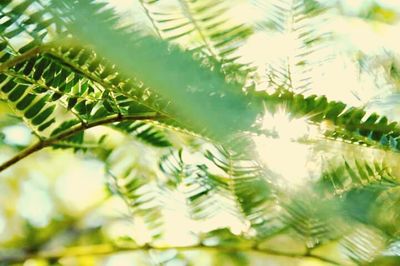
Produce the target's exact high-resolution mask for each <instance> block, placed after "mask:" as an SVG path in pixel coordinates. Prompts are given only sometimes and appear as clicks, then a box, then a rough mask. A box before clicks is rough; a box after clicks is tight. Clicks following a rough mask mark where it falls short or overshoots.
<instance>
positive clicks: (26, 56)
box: [0, 45, 50, 72]
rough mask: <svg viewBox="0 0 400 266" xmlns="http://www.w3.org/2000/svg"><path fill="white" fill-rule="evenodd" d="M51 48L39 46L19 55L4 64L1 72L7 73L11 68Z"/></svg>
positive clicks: (0, 66)
mask: <svg viewBox="0 0 400 266" xmlns="http://www.w3.org/2000/svg"><path fill="white" fill-rule="evenodd" d="M49 47H50V46H49V45H42V46H37V47H35V48H33V49H31V50H29V51H27V52H25V53H23V54H21V55H17V56H15V57H14V58H12V59H10V60H8V61H6V62H4V63H2V64H1V65H0V72H4V71H7V70H8V69H9V68H12V67H14V66H16V65H18V64H19V63H22V62H24V61H26V60H28V59H30V58H32V57H34V56H36V55H38V54H40V53H42V52H44V51H46V50H47V49H48V48H49Z"/></svg>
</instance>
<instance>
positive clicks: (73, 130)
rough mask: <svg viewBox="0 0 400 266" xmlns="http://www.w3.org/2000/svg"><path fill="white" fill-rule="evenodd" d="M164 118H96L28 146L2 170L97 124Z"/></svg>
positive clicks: (117, 116) (131, 116)
mask: <svg viewBox="0 0 400 266" xmlns="http://www.w3.org/2000/svg"><path fill="white" fill-rule="evenodd" d="M160 118H163V116H161V115H157V114H154V113H153V114H150V115H144V114H143V115H118V114H117V115H112V116H108V117H106V118H102V119H99V120H95V121H92V122H89V123H86V124H79V125H76V126H74V127H71V128H70V129H68V130H65V131H63V132H61V133H59V134H56V135H54V136H51V137H50V138H48V139H44V140H41V141H39V142H37V143H35V144H33V145H32V146H30V147H28V148H26V149H25V150H23V151H21V152H20V153H18V154H16V155H15V156H14V157H12V158H11V159H9V160H7V161H5V162H4V163H3V164H1V165H0V172H2V171H4V170H5V169H7V168H8V167H10V166H12V165H14V164H16V163H17V162H19V161H21V160H22V159H24V158H26V157H28V156H29V155H31V154H32V153H34V152H37V151H39V150H41V149H43V148H46V147H49V146H51V145H53V144H55V143H57V142H58V141H61V140H64V139H66V138H68V137H71V136H73V135H75V134H76V133H79V132H81V131H85V130H87V129H89V128H92V127H96V126H101V125H106V124H111V123H114V122H121V121H129V120H132V121H136V120H154V119H160Z"/></svg>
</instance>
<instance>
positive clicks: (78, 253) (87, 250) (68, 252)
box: [0, 244, 343, 265]
mask: <svg viewBox="0 0 400 266" xmlns="http://www.w3.org/2000/svg"><path fill="white" fill-rule="evenodd" d="M170 249H175V250H178V251H191V250H198V251H216V252H257V253H261V254H263V255H269V256H279V257H287V258H293V259H306V258H313V259H317V260H320V261H323V262H326V263H329V264H332V265H343V264H341V263H339V262H336V261H333V260H331V259H328V258H325V257H321V256H318V255H313V254H295V253H284V252H279V251H273V250H265V249H260V248H257V247H222V246H204V245H201V244H200V245H192V246H177V247H173V246H171V247H170V246H165V247H155V246H151V245H145V246H138V247H116V246H113V245H111V244H100V245H92V246H82V247H70V248H65V249H61V250H54V251H42V252H38V253H34V254H32V253H31V254H29V253H28V254H23V255H20V256H18V255H15V256H10V257H4V258H1V259H0V262H3V263H18V262H24V261H26V260H28V259H46V260H58V259H61V258H63V257H82V256H104V255H112V254H115V253H118V252H134V251H150V250H154V251H164V250H170Z"/></svg>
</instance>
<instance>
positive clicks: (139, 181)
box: [0, 0, 400, 265]
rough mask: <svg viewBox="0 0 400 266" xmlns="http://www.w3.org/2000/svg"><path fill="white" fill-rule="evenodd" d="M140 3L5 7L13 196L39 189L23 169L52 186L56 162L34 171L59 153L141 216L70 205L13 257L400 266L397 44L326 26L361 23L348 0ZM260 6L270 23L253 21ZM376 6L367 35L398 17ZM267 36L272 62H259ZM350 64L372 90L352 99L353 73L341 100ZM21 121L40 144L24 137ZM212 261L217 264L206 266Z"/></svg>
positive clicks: (1, 88) (5, 109) (0, 37)
mask: <svg viewBox="0 0 400 266" xmlns="http://www.w3.org/2000/svg"><path fill="white" fill-rule="evenodd" d="M135 3H136V4H137V5H138V6H139V7H141V11H140V12H139V13H141V14H142V15H143V17H144V19H145V20H141V21H133V20H132V21H130V22H129V23H127V21H128V19H132V16H126V15H121V14H120V13H118V11H116V10H115V9H114V8H113V7H112V5H111V4H110V3H108V2H104V1H95V0H85V1H67V0H57V1H44V0H31V1H28V0H21V1H11V0H5V1H2V2H1V3H0V24H1V27H0V62H1V65H0V99H1V102H0V149H1V150H2V153H3V151H4V154H5V155H6V156H7V158H3V157H0V159H1V163H2V164H1V165H0V172H1V174H0V177H1V178H2V180H5V181H4V184H5V187H7V189H9V191H14V190H18V189H19V190H21V191H19V192H18V193H20V194H23V193H24V191H23V189H25V190H26V189H28V191H29V189H30V188H28V187H29V186H31V187H32V184H30V185H29V186H26V187H27V188H24V185H21V186H19V185H18V182H22V181H21V180H18V178H19V177H18V175H21V176H22V177H26V178H27V179H28V180H30V179H32V180H34V183H35V182H39V184H42V183H41V182H44V181H40V180H41V178H39V177H37V176H38V175H39V176H40V175H44V176H46V175H49V176H48V177H47V178H48V180H52V178H53V177H50V176H53V175H54V176H57V175H58V174H57V173H56V174H49V172H50V171H51V168H52V166H51V165H50V164H49V165H46V167H43V169H44V170H43V169H42V168H40V167H38V169H39V170H37V169H35V167H32V165H30V164H29V163H28V162H29V160H30V159H31V158H35V156H39V155H37V154H44V153H43V151H42V150H44V149H45V148H53V150H56V151H48V153H49V154H50V157H51V158H53V157H57V156H61V155H60V154H69V152H71V151H73V152H74V154H75V156H76V157H77V158H79V159H81V158H83V159H84V160H83V159H82V160H81V161H85V160H88V158H90V160H94V161H96V162H97V163H98V164H101V166H102V167H104V173H103V172H102V175H104V176H105V184H106V187H107V190H106V191H102V195H103V196H104V198H105V199H102V200H99V202H98V203H97V204H99V205H100V206H103V204H104V202H103V201H104V200H105V201H106V202H108V201H109V200H110V199H117V198H118V199H120V200H121V201H123V202H124V203H125V205H124V206H125V208H126V209H125V213H124V217H118V218H110V220H107V219H105V218H104V217H103V218H101V219H100V220H102V222H95V223H94V224H96V225H95V226H86V227H87V228H86V227H84V226H83V229H82V225H81V224H80V223H84V222H81V220H80V218H82V217H83V218H85V219H86V218H87V216H88V217H90V212H91V211H93V210H92V209H91V208H95V209H96V208H97V207H99V206H96V204H92V205H93V206H91V207H88V208H87V209H86V211H87V212H88V213H89V214H85V213H84V212H83V211H82V213H83V214H82V213H80V214H79V215H81V216H82V217H78V216H79V215H77V214H76V213H71V212H68V208H65V207H60V208H59V209H60V211H59V213H58V217H55V218H52V219H51V221H47V222H46V223H45V225H40V224H41V223H42V222H41V220H38V221H36V220H32V219H31V220H30V219H29V218H26V219H25V220H23V221H24V222H23V224H24V225H23V229H21V230H23V232H24V234H22V236H21V235H20V236H17V237H15V236H14V237H10V238H9V239H7V240H1V241H2V244H4V247H5V248H7V249H6V252H4V254H3V253H2V252H0V263H3V264H5V265H8V264H11V263H23V262H24V261H28V260H33V261H34V262H37V263H39V262H40V261H42V262H43V261H44V263H45V265H47V264H49V265H52V264H53V263H60V264H68V263H69V262H68V260H67V262H65V259H66V258H67V259H68V258H75V259H76V260H77V261H78V262H77V263H81V264H83V265H86V264H89V262H88V261H89V260H91V259H92V260H96V259H99V258H97V257H98V255H109V254H114V253H118V252H120V251H136V250H142V251H147V252H148V254H149V255H148V258H145V259H143V257H140V256H139V255H132V256H134V257H131V258H130V259H132V260H134V261H136V262H137V263H138V264H140V263H141V264H157V265H159V264H168V263H171V264H173V263H176V264H179V263H180V264H183V265H191V264H194V265H197V264H199V265H203V264H204V265H206V264H210V265H211V264H215V265H230V264H232V265H247V264H253V263H254V264H256V263H257V260H263V261H264V262H269V261H271V262H275V263H279V265H289V264H290V265H292V264H293V265H295V264H300V263H308V262H309V263H311V262H315V263H317V262H319V263H321V264H323V265H325V264H326V265H330V264H333V265H364V264H365V265H367V264H371V265H376V264H374V263H380V264H382V265H383V264H385V263H386V264H388V265H396V263H397V261H398V259H397V256H398V255H399V252H398V245H399V244H398V243H399V239H398V238H399V232H400V228H399V225H398V223H397V220H398V216H399V214H398V213H399V210H398V202H399V196H398V189H399V179H398V176H399V173H400V172H399V171H400V169H399V168H398V164H397V161H398V159H399V158H398V156H399V155H398V152H399V150H400V141H399V137H400V126H399V125H398V123H397V122H395V120H397V119H398V114H397V113H396V112H388V111H387V109H388V108H387V107H388V106H389V107H390V106H392V105H393V99H396V97H397V94H398V92H397V88H396V86H397V84H398V82H399V79H398V78H399V75H398V74H397V72H398V71H397V68H398V62H397V61H398V51H395V50H394V51H390V48H387V49H386V50H385V51H384V52H382V53H381V52H379V53H378V54H376V55H375V54H373V53H372V52H371V54H368V53H365V51H364V50H362V49H361V48H358V47H352V48H348V47H349V46H350V45H347V46H346V45H343V44H341V43H340V42H341V41H342V39H344V37H341V36H337V35H339V34H338V32H334V30H333V28H332V27H331V28H330V27H329V26H327V27H323V26H321V25H332V24H330V23H331V22H330V20H334V19H337V17H338V15H337V14H335V13H334V11H336V12H339V11H341V12H342V13H341V14H340V16H342V17H346V16H348V17H349V14H346V10H347V9H346V7H345V6H343V5H344V4H343V3H342V2H340V1H338V2H337V3H336V2H335V3H334V4H332V2H331V1H315V0H281V1H275V0H271V1H245V0H241V1H239V0H235V1H225V0H219V1H209V0H202V1H189V0H174V1H173V0H165V1H161V0H155V1H149V0H138V1H136V2H135ZM245 7H247V8H250V7H253V9H252V12H253V13H252V14H259V15H260V16H259V17H257V18H255V19H254V20H252V21H250V20H248V21H241V20H240V19H239V18H238V17H240V16H239V13H240V11H241V10H240V9H241V8H245ZM254 7H255V8H254ZM235 8H236V9H235ZM366 8H368V10H361V12H360V14H357V15H354V14H353V15H352V16H355V17H357V16H358V17H360V21H363V23H366V25H369V23H381V24H377V25H378V26H379V27H385V25H386V24H385V23H394V22H395V21H396V18H397V16H398V15H397V13H396V11H393V10H391V9H390V8H387V10H386V7H385V6H381V5H379V3H378V2H376V3H374V4H373V5H370V6H369V7H366ZM235 10H236V12H235ZM237 10H239V12H237ZM135 12H136V13H135V14H134V16H133V17H135V16H136V14H137V13H138V11H135ZM343 19H344V18H343ZM365 21H367V22H365ZM146 23H147V24H146ZM363 25H364V24H363ZM364 26H365V25H364ZM360 27H361V26H360ZM260 36H261V37H262V36H264V37H262V38H260ZM263 38H267V42H266V43H265V44H264V43H262V40H263ZM268 38H269V39H268ZM274 38H276V39H274ZM254 42H257V45H258V46H256V47H257V49H256V51H252V52H253V54H254V53H255V56H256V57H257V58H252V56H251V55H250V56H249V54H250V53H249V50H251V49H253V50H254V47H252V43H254ZM259 42H260V43H259ZM277 44H281V45H282V46H285V45H286V46H285V47H283V50H282V51H283V52H282V51H281V52H279V49H278V48H279V47H278V46H279V45H277ZM263 45H265V46H263ZM334 46H337V47H339V48H337V49H334ZM342 46H343V47H344V48H342ZM246 49H247V50H246ZM274 51H276V52H277V55H274V56H271V54H274ZM268 54H269V55H270V56H269V58H266V56H265V55H268ZM349 58H350V59H351V60H349ZM371 58H372V59H371ZM341 59H343V60H344V59H346V60H349V61H351V63H352V65H351V68H353V69H356V70H357V71H358V73H359V74H358V77H353V78H355V80H356V82H352V81H351V80H350V81H349V84H350V85H348V84H347V85H346V86H352V85H354V84H361V85H360V87H359V88H349V89H348V87H343V88H341V87H340V86H341V85H343V84H344V83H343V82H339V81H337V80H339V79H340V77H336V79H335V82H336V81H337V82H338V84H337V85H336V83H335V84H334V87H333V88H335V89H337V91H334V92H333V93H332V92H331V93H330V94H329V93H326V88H328V89H329V88H332V87H330V86H332V84H328V85H327V83H332V80H328V82H325V83H321V82H320V81H321V80H324V79H329V78H328V77H332V75H333V73H331V72H332V65H334V64H335V63H337V61H338V60H341ZM346 62H347V61H346ZM346 66H347V67H348V65H346ZM348 68H350V67H348ZM354 73H356V72H352V73H351V74H354ZM377 73H378V74H379V78H378V74H377ZM318 82H320V83H318ZM324 84H325V85H324ZM365 84H367V85H365ZM320 85H321V86H320ZM319 86H320V87H319ZM342 91H345V93H347V94H342V93H341V92H342ZM369 91H372V92H373V93H371V95H367V92H369ZM335 93H336V94H337V95H338V97H333V98H334V99H331V97H330V96H332V95H336V94H335ZM348 94H350V95H352V97H351V98H348V97H342V98H340V97H341V96H342V95H348ZM355 103H357V104H355ZM395 104H396V103H395ZM385 108H386V109H385ZM16 127H21V128H22V129H20V131H18V132H22V131H23V130H25V131H26V130H27V129H28V130H29V132H31V133H32V134H33V136H34V141H32V140H31V138H28V140H27V141H23V140H17V141H16V142H15V141H14V143H13V141H10V139H12V136H11V133H7V132H8V130H12V129H13V128H14V129H15V128H16ZM21 130H22V131H21ZM14 134H16V133H14ZM57 150H58V151H57ZM39 151H40V153H39ZM53 152H55V155H54V156H52V155H51V154H53ZM57 152H59V153H57ZM62 156H65V155H62ZM25 158H26V159H25ZM53 159H54V160H57V159H56V158H53ZM53 159H52V160H53ZM32 160H33V159H32ZM38 160H39V161H40V159H38ZM41 160H43V159H41ZM78 161H79V160H78ZM55 164H56V163H55ZM38 165H40V163H39V164H38ZM63 167H65V166H63ZM72 167H74V166H72ZM96 167H97V166H96ZM40 169H41V170H40ZM18 171H20V172H18ZM40 171H42V172H43V173H41V174H38V172H40ZM53 171H54V170H53ZM60 175H61V174H60ZM89 175H90V174H89ZM17 177H18V178H17ZM14 178H17V179H16V180H14ZM35 180H36V181H35ZM37 180H39V181H37ZM23 182H25V181H23ZM29 182H30V181H29ZM48 182H50V183H51V182H53V181H48ZM54 182H56V181H54ZM15 184H17V185H15ZM71 184H72V185H74V184H73V183H71ZM40 186H42V185H40ZM43 186H44V185H43ZM45 186H47V187H48V186H49V185H45ZM16 187H23V188H18V189H16ZM33 187H34V186H33ZM39 190H40V189H39ZM48 190H49V191H51V189H48ZM7 191H8V190H7ZM61 191H62V189H61ZM7 193H11V192H7ZM7 193H5V195H7ZM26 193H27V192H26ZM53 194H54V195H53ZM53 194H52V195H53V196H52V197H54V198H57V197H58V195H57V193H53ZM0 199H1V198H0ZM1 200H2V199H1ZM0 202H2V201H0ZM2 204H3V203H2ZM8 204H10V203H7V202H6V201H4V204H3V205H4V206H2V209H3V210H2V211H1V212H0V218H1V217H2V216H5V217H6V216H7V219H8V220H7V219H6V220H5V222H4V223H5V224H6V225H5V226H4V227H6V226H10V225H9V224H10V221H11V218H8V216H12V215H11V214H10V213H13V211H6V210H8V209H7V208H8V207H6V205H8ZM11 204H12V203H11ZM57 204H60V203H57ZM78 204H83V203H81V202H80V201H79V202H78ZM22 205H24V204H22ZM61 205H62V204H61ZM63 208H64V209H63ZM11 209H12V208H11ZM28 209H29V206H28V207H27V209H26V210H28ZM27 212H28V211H27ZM49 212H50V211H49ZM94 212H95V211H94ZM3 213H5V214H4V215H3ZM6 213H7V214H6ZM95 213H96V212H95ZM22 215H27V216H29V214H28V213H26V214H24V212H22ZM86 215H87V216H86ZM95 215H97V216H98V215H99V214H98V213H97V214H95ZM100 216H101V215H100ZM83 218H82V220H85V219H83ZM87 219H89V218H87ZM89 220H90V219H89ZM103 220H104V221H103ZM114 220H116V221H117V222H116V221H114ZM1 221H2V220H1V219H0V231H1V230H2V226H1ZM124 222H125V223H127V224H129V226H127V227H128V229H127V230H123V226H122V225H121V224H123V223H124ZM114 223H115V224H114ZM89 224H90V223H89ZM113 225H114V226H115V227H118V228H122V229H120V231H123V232H122V234H120V235H118V237H111V236H110V235H109V234H107V233H105V232H104V230H106V229H107V228H109V227H110V228H112V226H113ZM125 225H126V224H125ZM131 229H132V230H131ZM110 230H111V229H110ZM52 238H54V239H55V240H53V241H52V240H51V239H52ZM61 247H66V248H65V249H60V248H61ZM192 250H195V251H196V252H197V253H196V254H197V255H196V256H195V259H193V258H194V257H193V254H192V255H191V253H190V252H191V251H192ZM251 251H252V252H253V253H254V252H255V253H257V254H259V255H254V256H253V255H252V253H251ZM202 252H207V253H209V255H210V256H209V258H210V259H209V260H207V259H205V258H202V260H200V258H201V257H202V256H201V255H202ZM3 255H4V256H3ZM82 255H83V256H82ZM136 256H138V257H136ZM81 257H83V258H81ZM100 257H101V256H100ZM280 257H283V258H282V260H281V259H280ZM79 258H80V259H79ZM85 258H86V259H87V261H86V260H85ZM111 258H112V256H111ZM196 258H197V259H199V260H197V259H196ZM81 259H82V261H81ZM100 260H101V259H100ZM142 260H145V261H142ZM96 262H98V261H95V262H93V261H91V262H90V263H92V264H93V263H96ZM46 263H47V264H46ZM71 263H73V262H71ZM85 263H86V264H85ZM202 263H203V264H202ZM386 264H385V265H386Z"/></svg>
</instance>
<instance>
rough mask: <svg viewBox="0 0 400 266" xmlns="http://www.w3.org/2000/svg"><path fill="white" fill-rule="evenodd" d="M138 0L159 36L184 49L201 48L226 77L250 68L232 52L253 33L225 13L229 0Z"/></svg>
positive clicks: (230, 3)
mask: <svg viewBox="0 0 400 266" xmlns="http://www.w3.org/2000/svg"><path fill="white" fill-rule="evenodd" d="M140 2H141V3H142V6H143V8H144V9H145V11H146V14H147V15H148V17H149V19H150V20H151V22H152V24H153V26H154V27H155V30H156V31H157V33H158V35H159V36H160V37H161V38H163V39H166V40H169V41H173V42H175V43H178V44H180V45H181V46H182V47H183V48H184V49H188V50H193V51H202V52H204V53H205V55H206V56H207V57H212V58H214V59H215V60H217V61H218V62H220V63H222V66H223V71H224V72H225V74H226V75H227V76H228V77H229V78H233V79H236V78H239V80H244V79H245V78H246V73H248V72H249V71H251V67H249V66H246V65H243V64H240V63H238V62H237V59H238V58H239V56H238V54H237V53H235V52H236V50H237V49H238V48H239V47H240V46H241V45H242V44H243V43H244V41H245V40H246V38H247V37H249V36H250V35H251V34H252V29H251V28H250V27H249V26H247V25H244V24H237V23H236V24H235V23H232V21H231V18H230V17H229V16H228V14H227V13H228V11H229V8H230V6H231V5H232V1H229V2H228V1H220V0H219V1H187V0H176V1H171V2H168V3H167V4H165V3H164V2H163V1H147V0H140ZM228 4H229V5H228ZM239 72H240V75H239Z"/></svg>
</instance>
